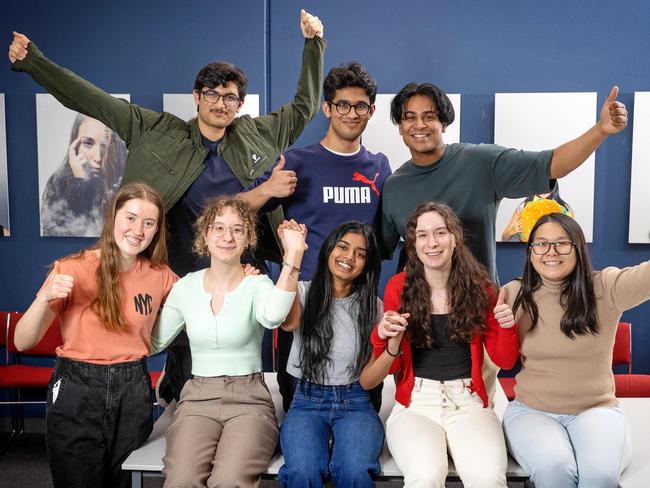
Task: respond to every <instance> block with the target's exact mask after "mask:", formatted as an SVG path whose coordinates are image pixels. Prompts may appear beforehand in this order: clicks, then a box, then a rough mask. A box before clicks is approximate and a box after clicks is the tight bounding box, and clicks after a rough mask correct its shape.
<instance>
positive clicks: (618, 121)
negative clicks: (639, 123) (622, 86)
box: [598, 86, 627, 134]
mask: <svg viewBox="0 0 650 488" xmlns="http://www.w3.org/2000/svg"><path fill="white" fill-rule="evenodd" d="M617 96H618V87H617V86H613V87H612V91H610V92H609V95H608V96H607V100H605V103H603V107H602V108H601V109H600V120H599V121H598V125H599V126H600V128H601V129H602V130H603V131H604V132H605V133H606V134H616V133H618V132H621V131H622V130H623V129H625V128H626V127H627V110H626V108H625V105H624V104H623V103H621V102H619V101H617V100H616V97H617Z"/></svg>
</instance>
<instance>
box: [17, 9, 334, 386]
mask: <svg viewBox="0 0 650 488" xmlns="http://www.w3.org/2000/svg"><path fill="white" fill-rule="evenodd" d="M300 27H301V30H302V33H303V36H304V37H305V47H304V51H303V58H302V69H301V73H300V79H299V80H298V86H297V89H296V94H295V96H294V99H293V100H292V101H291V102H290V103H287V104H285V105H283V106H282V107H280V108H279V109H278V110H276V111H275V112H272V113H270V114H268V115H265V116H261V117H256V118H252V117H250V116H248V115H242V116H241V117H237V118H235V117H236V115H237V113H238V112H239V110H240V108H241V106H242V104H243V102H244V98H245V96H246V88H247V80H246V77H245V75H244V74H243V73H242V71H241V70H240V69H239V68H237V67H236V66H234V65H232V64H230V63H226V62H217V63H211V64H208V65H207V66H205V67H204V68H203V69H201V71H200V72H199V74H198V75H197V78H196V81H195V84H194V89H193V95H194V102H195V103H196V106H197V118H195V119H192V120H190V121H189V122H185V121H184V120H182V119H180V118H178V117H176V116H174V115H172V114H169V113H165V112H162V113H161V112H155V111H152V110H148V109H146V108H143V107H139V106H137V105H135V104H131V103H128V102H127V101H125V100H122V99H118V98H115V97H113V96H111V95H110V94H108V93H106V92H105V91H103V90H101V89H100V88H98V87H96V86H94V85H92V84H91V83H89V82H88V81H86V80H84V79H82V78H80V77H79V76H77V75H76V74H74V73H72V72H71V71H69V70H67V69H65V68H62V67H60V66H58V65H56V64H55V63H53V62H52V61H50V60H49V59H47V58H46V57H45V56H44V55H43V54H42V53H41V51H40V50H39V49H38V48H37V47H36V46H35V45H34V43H33V42H30V40H29V39H28V38H27V37H26V36H24V35H23V34H18V33H14V38H13V42H12V43H11V45H10V46H9V60H10V61H11V63H12V69H13V70H15V71H24V72H26V73H28V74H29V75H30V76H31V77H32V78H33V79H34V81H36V82H37V83H39V84H40V85H41V86H43V87H44V88H45V89H46V90H47V91H48V92H49V93H51V94H52V95H53V96H54V97H55V98H56V99H57V100H58V101H59V102H61V103H62V104H63V105H65V106H66V107H68V108H70V109H71V110H75V111H77V112H80V113H83V114H85V115H88V116H90V117H93V118H96V119H98V120H100V121H102V122H103V123H104V124H106V125H107V126H108V127H110V128H111V129H113V130H114V131H115V132H117V134H119V136H120V137H121V138H122V139H123V140H124V142H125V143H126V144H127V147H128V149H129V154H128V158H127V161H126V168H125V170H124V178H123V180H122V182H123V183H129V182H131V181H144V182H146V183H148V184H150V185H151V186H152V187H153V188H155V189H156V190H157V191H158V192H160V194H161V196H162V198H163V201H164V203H165V208H166V209H167V212H168V220H169V230H170V232H169V234H170V239H169V251H170V265H171V267H172V269H174V271H175V272H176V273H177V274H179V275H181V276H182V275H184V274H186V273H187V272H189V271H194V270H197V269H199V268H201V267H205V265H206V263H201V262H199V261H198V260H197V259H196V258H195V256H194V255H193V254H192V251H191V249H192V244H191V243H192V240H193V234H194V232H193V225H194V222H195V220H196V217H197V216H198V215H199V214H200V212H201V210H202V208H203V204H204V202H205V201H206V200H207V199H209V198H211V197H214V196H217V195H221V194H225V193H238V192H240V191H242V190H243V189H244V188H246V187H247V186H248V185H249V184H251V183H252V182H253V180H255V178H257V177H258V176H261V175H262V174H263V173H264V171H266V169H268V168H269V167H270V166H271V165H272V164H273V163H274V162H275V161H276V160H277V159H278V157H279V155H280V153H281V152H283V151H284V150H285V149H286V148H287V147H288V146H289V145H291V144H293V142H295V140H296V139H297V138H298V136H299V135H300V134H301V132H302V130H303V129H304V127H305V126H306V124H307V122H309V121H310V120H311V119H312V118H313V117H314V115H316V113H317V112H318V105H319V101H320V85H321V80H322V77H323V54H324V51H325V47H326V41H325V40H324V39H323V24H322V23H321V21H320V20H319V19H318V17H314V16H312V15H310V14H309V13H307V12H305V11H304V10H303V11H302V12H301V17H300ZM280 222H282V209H281V208H278V209H276V210H275V211H273V212H269V213H268V214H266V218H263V219H261V223H262V224H266V225H262V226H261V227H262V228H261V229H260V238H259V240H258V242H259V244H258V248H257V250H256V254H255V256H254V258H255V259H252V258H253V257H252V256H251V257H249V259H250V260H251V261H253V262H254V263H257V264H258V265H260V263H263V260H264V259H270V260H273V261H278V262H280V261H281V258H280V252H279V246H278V243H277V237H276V236H275V232H274V231H273V229H277V227H278V225H279V224H280ZM183 335H184V334H183ZM180 341H181V343H182V344H183V346H182V348H181V349H178V348H177V347H172V348H171V349H170V351H169V357H168V364H167V366H166V368H165V369H166V374H167V375H168V377H169V378H170V379H171V383H172V386H173V388H172V390H173V396H174V397H176V398H178V395H179V394H180V389H181V388H182V386H183V384H184V382H185V380H186V379H187V378H189V377H190V371H191V361H190V359H189V357H190V356H189V348H188V347H187V338H186V336H185V337H184V338H181V339H180ZM165 396H166V397H167V395H165Z"/></svg>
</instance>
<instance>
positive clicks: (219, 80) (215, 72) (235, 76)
mask: <svg viewBox="0 0 650 488" xmlns="http://www.w3.org/2000/svg"><path fill="white" fill-rule="evenodd" d="M229 81H232V82H234V83H235V85H237V91H238V92H239V98H240V99H241V100H243V99H244V98H246V90H247V88H248V80H247V79H246V75H245V74H244V72H243V71H242V70H241V69H239V67H238V66H235V65H234V64H232V63H228V62H226V61H217V62H214V63H210V64H206V65H205V66H204V67H203V68H201V71H199V72H198V74H197V75H196V80H194V90H196V91H197V92H200V91H202V90H203V88H205V87H207V88H216V87H218V86H223V87H225V86H226V85H227V84H228V82H229Z"/></svg>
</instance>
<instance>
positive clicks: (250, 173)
mask: <svg viewBox="0 0 650 488" xmlns="http://www.w3.org/2000/svg"><path fill="white" fill-rule="evenodd" d="M266 158H268V156H264V157H263V158H260V159H259V160H258V161H257V162H256V163H255V164H254V165H253V166H251V170H250V171H249V172H248V177H249V178H250V177H251V176H253V173H255V171H257V168H259V167H260V166H262V163H263V162H264V161H266Z"/></svg>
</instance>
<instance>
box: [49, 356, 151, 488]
mask: <svg viewBox="0 0 650 488" xmlns="http://www.w3.org/2000/svg"><path fill="white" fill-rule="evenodd" d="M151 409H152V392H151V380H150V377H149V373H148V372H147V366H146V362H145V360H144V359H141V360H138V361H132V362H126V363H117V364H106V365H103V364H92V363H86V362H82V361H73V360H70V359H66V358H62V357H59V358H58V359H57V361H56V367H55V369H54V373H53V374H52V379H51V380H50V385H49V387H48V395H47V427H46V440H47V451H48V456H49V458H50V468H51V470H52V478H53V480H54V486H55V487H65V488H76V487H79V488H86V487H91V486H92V487H93V488H95V487H105V488H109V487H110V488H116V487H117V488H119V487H130V486H131V477H130V474H129V473H128V472H124V471H122V463H123V462H124V460H125V459H126V458H127V456H128V455H129V454H130V453H131V451H133V450H134V449H137V448H138V447H140V446H141V445H142V444H143V443H144V441H146V440H147V437H149V434H150V433H151V429H152V427H153V419H152V410H151Z"/></svg>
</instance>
